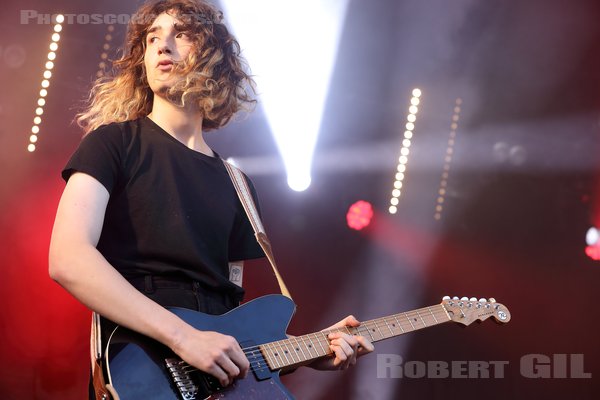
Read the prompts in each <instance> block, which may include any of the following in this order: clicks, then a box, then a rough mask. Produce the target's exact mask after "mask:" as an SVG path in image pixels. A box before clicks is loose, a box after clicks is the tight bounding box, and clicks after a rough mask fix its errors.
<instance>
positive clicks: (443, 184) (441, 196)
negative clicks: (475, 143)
mask: <svg viewBox="0 0 600 400" xmlns="http://www.w3.org/2000/svg"><path fill="white" fill-rule="evenodd" d="M461 104H462V99H461V98H460V97H459V98H457V99H456V103H455V104H454V114H453V115H452V123H451V124H450V136H449V138H448V148H447V149H446V157H445V158H444V170H443V172H442V179H441V180H440V188H439V190H438V198H437V204H436V206H435V214H434V215H433V217H434V218H435V219H436V220H440V219H441V218H442V211H443V209H444V200H445V199H446V190H447V186H448V176H449V174H450V163H451V162H452V156H453V155H454V143H455V141H456V130H457V129H458V120H459V118H460V106H461Z"/></svg>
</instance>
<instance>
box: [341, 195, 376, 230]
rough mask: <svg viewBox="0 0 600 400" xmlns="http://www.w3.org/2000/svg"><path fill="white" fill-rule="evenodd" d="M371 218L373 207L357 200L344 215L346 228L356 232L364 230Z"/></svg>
mask: <svg viewBox="0 0 600 400" xmlns="http://www.w3.org/2000/svg"><path fill="white" fill-rule="evenodd" d="M372 218H373V206H372V205H371V203H369V202H367V201H364V200H359V201H357V202H356V203H354V204H352V205H351V206H350V208H349V209H348V213H347V214H346V222H347V223H348V227H350V228H352V229H355V230H357V231H359V230H361V229H364V228H366V227H367V226H369V224H370V223H371V219H372Z"/></svg>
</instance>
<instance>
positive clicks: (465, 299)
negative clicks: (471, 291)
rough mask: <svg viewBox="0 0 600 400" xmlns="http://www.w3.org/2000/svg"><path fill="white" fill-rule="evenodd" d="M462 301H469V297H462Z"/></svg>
mask: <svg viewBox="0 0 600 400" xmlns="http://www.w3.org/2000/svg"><path fill="white" fill-rule="evenodd" d="M460 301H469V298H468V297H461V298H460Z"/></svg>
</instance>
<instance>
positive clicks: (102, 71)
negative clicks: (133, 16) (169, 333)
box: [96, 25, 115, 78]
mask: <svg viewBox="0 0 600 400" xmlns="http://www.w3.org/2000/svg"><path fill="white" fill-rule="evenodd" d="M106 30H107V34H106V35H105V36H104V44H103V45H102V53H101V54H100V62H99V63H98V71H96V77H97V78H102V77H103V76H104V75H106V70H107V68H108V67H109V64H108V63H109V60H108V52H109V50H110V49H111V46H110V42H111V41H112V39H113V36H112V33H113V32H114V30H115V26H114V25H108V27H107V28H106Z"/></svg>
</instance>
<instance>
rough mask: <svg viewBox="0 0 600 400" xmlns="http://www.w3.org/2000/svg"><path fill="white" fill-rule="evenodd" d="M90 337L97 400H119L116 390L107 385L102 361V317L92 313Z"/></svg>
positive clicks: (93, 383) (93, 379) (93, 380)
mask: <svg viewBox="0 0 600 400" xmlns="http://www.w3.org/2000/svg"><path fill="white" fill-rule="evenodd" d="M91 331H92V332H91V335H90V359H91V362H92V365H91V367H92V385H93V386H94V394H95V398H96V400H119V395H118V393H117V392H116V390H114V388H113V387H112V386H111V385H110V384H107V383H106V379H105V377H104V366H103V359H102V340H101V339H102V338H101V330H100V315H99V314H98V313H96V312H92V329H91Z"/></svg>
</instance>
